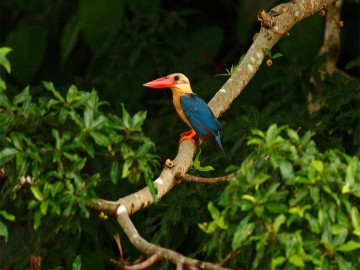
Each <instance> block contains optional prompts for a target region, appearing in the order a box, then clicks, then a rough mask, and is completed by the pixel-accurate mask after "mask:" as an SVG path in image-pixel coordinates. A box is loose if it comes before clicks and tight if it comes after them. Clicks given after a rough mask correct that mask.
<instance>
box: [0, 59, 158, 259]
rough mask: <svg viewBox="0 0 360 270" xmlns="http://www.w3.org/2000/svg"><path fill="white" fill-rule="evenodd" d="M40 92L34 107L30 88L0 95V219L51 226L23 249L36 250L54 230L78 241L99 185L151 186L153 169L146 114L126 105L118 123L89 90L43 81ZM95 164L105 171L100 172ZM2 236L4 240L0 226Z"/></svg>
mask: <svg viewBox="0 0 360 270" xmlns="http://www.w3.org/2000/svg"><path fill="white" fill-rule="evenodd" d="M3 57H5V56H4V55H3ZM4 63H6V62H4ZM44 91H47V92H46V93H45V94H44V95H43V97H42V98H40V99H39V100H38V102H33V101H32V96H31V94H30V87H26V88H24V90H23V91H21V92H20V93H19V94H17V95H15V96H14V98H13V99H9V98H8V96H7V95H6V94H5V91H3V92H1V93H0V119H1V123H0V130H1V131H0V168H1V172H2V175H1V186H2V190H3V192H2V196H1V201H0V205H1V208H2V209H6V210H2V211H1V216H2V217H3V218H4V219H6V220H9V221H12V222H14V221H15V220H16V222H18V223H19V224H21V223H22V222H23V220H26V219H27V220H28V221H30V222H31V224H32V227H33V228H31V227H30V228H28V229H27V230H28V233H30V234H34V233H35V232H36V233H37V234H40V235H42V234H43V233H44V232H45V231H47V230H46V228H48V227H49V226H50V227H52V230H51V232H49V231H47V233H46V234H45V235H42V237H37V238H36V240H35V241H34V243H29V244H28V245H36V246H37V245H39V246H43V245H44V244H45V242H48V241H54V240H55V239H56V238H55V236H56V235H57V234H58V233H59V232H66V233H67V234H68V235H74V236H75V235H78V237H79V236H80V235H81V233H82V222H83V220H84V219H88V218H89V217H90V213H89V210H88V209H87V208H86V204H87V203H89V202H90V201H91V199H93V198H97V197H98V195H97V194H98V193H99V192H100V193H102V192H104V188H103V187H102V185H106V183H107V182H109V181H111V184H110V183H109V184H110V185H111V186H113V187H116V186H118V187H119V186H120V187H121V186H123V185H124V183H123V182H121V181H119V180H120V179H121V178H127V179H128V180H129V181H130V182H131V183H133V184H136V183H137V182H138V181H139V180H140V178H144V179H146V180H147V181H150V179H152V178H153V177H154V173H155V172H156V168H157V167H158V165H159V164H158V160H159V159H158V157H157V156H156V155H155V154H154V153H153V152H154V144H153V142H152V141H151V140H150V139H149V138H148V137H146V136H145V135H144V134H143V132H142V125H143V122H144V120H145V117H146V112H138V113H136V114H135V115H133V116H131V115H130V114H129V113H128V112H127V111H126V109H125V106H124V105H123V106H122V117H121V118H120V117H118V116H117V115H116V114H113V113H108V112H105V111H104V110H103V109H102V108H103V107H105V106H106V105H107V103H105V102H102V101H100V100H99V97H98V95H97V93H96V91H95V90H92V91H91V92H85V91H81V90H78V89H77V88H76V87H75V86H71V87H70V88H69V89H68V90H67V93H66V96H62V95H61V94H60V92H58V91H57V90H56V89H55V87H54V85H53V84H52V83H49V82H44ZM99 166H105V168H106V170H102V172H103V173H102V174H100V173H99V172H97V169H96V168H97V167H99ZM92 168H93V169H92ZM125 186H126V185H125ZM7 211H8V212H7ZM10 213H11V214H10ZM41 228H43V229H41ZM0 234H1V235H2V236H5V239H6V240H7V239H8V228H7V226H6V223H4V222H2V221H0ZM50 239H53V240H50ZM68 240H70V239H68ZM10 242H11V240H10ZM63 244H65V245H69V246H73V247H74V248H75V247H76V246H77V245H78V243H75V242H73V241H70V242H68V243H63ZM10 246H11V244H10ZM27 248H30V247H27ZM43 248H44V247H42V249H43ZM71 250H73V249H71ZM58 251H60V250H58ZM39 252H45V251H44V250H40V251H39ZM52 252H55V250H53V251H52ZM45 253H46V252H45ZM59 253H60V252H59ZM67 256H68V255H67ZM20 265H21V264H20Z"/></svg>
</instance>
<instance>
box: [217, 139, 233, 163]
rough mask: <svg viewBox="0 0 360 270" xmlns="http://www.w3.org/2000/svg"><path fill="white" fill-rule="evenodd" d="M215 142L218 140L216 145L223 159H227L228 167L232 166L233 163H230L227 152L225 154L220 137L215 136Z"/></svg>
mask: <svg viewBox="0 0 360 270" xmlns="http://www.w3.org/2000/svg"><path fill="white" fill-rule="evenodd" d="M215 140H216V145H217V147H218V148H219V149H220V150H221V153H222V155H223V157H224V158H225V159H226V161H227V163H228V165H229V166H230V165H231V161H230V159H229V157H228V155H227V154H226V152H225V150H224V148H223V146H222V144H221V140H220V135H218V136H215Z"/></svg>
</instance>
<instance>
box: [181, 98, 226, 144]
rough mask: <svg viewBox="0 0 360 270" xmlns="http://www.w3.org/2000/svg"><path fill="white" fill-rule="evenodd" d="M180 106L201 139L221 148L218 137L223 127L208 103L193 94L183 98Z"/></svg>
mask: <svg viewBox="0 0 360 270" xmlns="http://www.w3.org/2000/svg"><path fill="white" fill-rule="evenodd" d="M180 105H181V108H182V110H183V112H184V114H185V116H186V117H187V118H188V121H189V123H190V125H191V127H192V128H193V129H194V130H195V132H196V134H197V135H198V136H199V137H200V139H201V140H203V141H205V142H206V143H208V144H211V145H214V146H219V145H218V141H219V140H217V139H216V137H217V136H219V131H220V130H221V125H220V123H219V121H218V120H217V119H216V117H215V115H214V114H213V112H212V111H211V109H210V108H209V106H208V105H207V104H206V102H205V101H203V100H202V99H201V98H200V97H199V96H197V95H196V94H193V93H192V94H185V95H183V96H181V97H180Z"/></svg>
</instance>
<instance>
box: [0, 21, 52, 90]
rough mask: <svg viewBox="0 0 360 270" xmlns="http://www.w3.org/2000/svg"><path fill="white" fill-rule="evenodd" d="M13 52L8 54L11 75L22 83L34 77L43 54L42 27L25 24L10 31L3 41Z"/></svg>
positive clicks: (45, 39) (44, 42)
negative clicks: (11, 68)
mask: <svg viewBox="0 0 360 270" xmlns="http://www.w3.org/2000/svg"><path fill="white" fill-rule="evenodd" d="M5 43H6V44H7V45H8V46H9V47H11V48H12V49H13V51H14V53H12V54H10V55H9V60H10V62H11V65H12V67H13V70H12V75H13V76H14V77H15V78H16V80H17V81H18V82H20V83H21V84H23V85H26V84H29V83H30V82H31V81H32V80H33V78H34V77H35V75H36V73H37V71H38V69H39V67H40V65H41V63H42V61H43V59H44V56H45V50H46V47H47V33H46V30H45V29H44V28H42V27H39V26H35V25H26V24H23V26H21V27H19V28H18V29H17V30H15V31H12V32H10V34H9V35H8V37H7V40H6V42H5Z"/></svg>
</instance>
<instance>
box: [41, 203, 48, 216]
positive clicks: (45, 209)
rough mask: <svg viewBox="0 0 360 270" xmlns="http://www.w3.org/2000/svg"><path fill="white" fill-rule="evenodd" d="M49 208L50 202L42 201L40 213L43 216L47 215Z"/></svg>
mask: <svg viewBox="0 0 360 270" xmlns="http://www.w3.org/2000/svg"><path fill="white" fill-rule="evenodd" d="M48 206H49V201H42V202H41V204H40V211H41V214H42V215H44V216H45V215H46V213H47V209H48Z"/></svg>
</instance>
